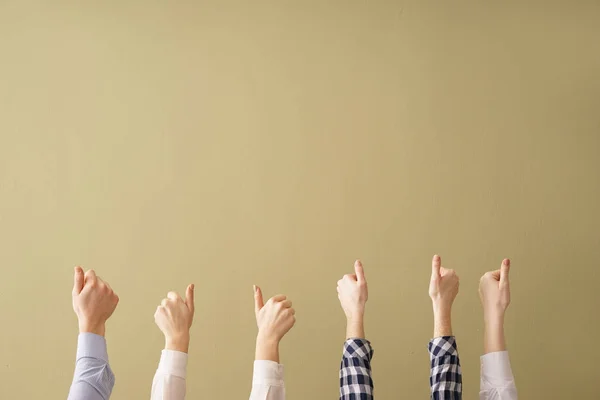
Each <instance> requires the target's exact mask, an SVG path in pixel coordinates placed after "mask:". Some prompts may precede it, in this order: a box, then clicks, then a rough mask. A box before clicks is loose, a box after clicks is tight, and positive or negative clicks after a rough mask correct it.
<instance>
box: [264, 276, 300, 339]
mask: <svg viewBox="0 0 600 400" xmlns="http://www.w3.org/2000/svg"><path fill="white" fill-rule="evenodd" d="M254 312H255V314H256V325H257V326H258V339H259V340H260V341H261V342H270V343H279V342H280V341H281V339H282V338H283V337H284V336H285V334H286V333H288V332H289V330H290V329H292V327H293V326H294V324H295V323H296V317H295V314H296V311H295V310H294V309H293V308H292V302H291V301H290V300H287V297H286V296H284V295H281V294H280V295H277V296H274V297H271V298H270V299H269V300H268V301H267V302H266V303H264V302H263V295H262V290H261V289H260V288H259V287H258V286H254Z"/></svg>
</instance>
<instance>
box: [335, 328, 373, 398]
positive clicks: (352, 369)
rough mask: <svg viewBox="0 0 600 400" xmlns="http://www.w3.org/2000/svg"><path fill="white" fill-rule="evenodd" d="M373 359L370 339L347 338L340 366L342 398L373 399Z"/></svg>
mask: <svg viewBox="0 0 600 400" xmlns="http://www.w3.org/2000/svg"><path fill="white" fill-rule="evenodd" d="M372 359H373V349H372V348H371V343H369V341H368V340H366V339H348V340H346V342H345V343H344V352H343V355H342V363H341V366H340V400H373V379H372V378H371V360H372Z"/></svg>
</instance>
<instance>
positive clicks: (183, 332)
mask: <svg viewBox="0 0 600 400" xmlns="http://www.w3.org/2000/svg"><path fill="white" fill-rule="evenodd" d="M193 320H194V285H189V286H188V287H187V289H186V292H185V300H183V299H182V298H181V297H180V296H179V295H178V294H177V293H175V292H169V293H168V294H167V297H166V298H165V299H163V300H162V302H161V303H160V305H159V306H158V307H157V308H156V312H155V313H154V322H155V323H156V325H157V326H158V328H159V329H160V330H161V332H162V333H163V334H164V335H165V341H166V346H165V348H166V349H167V350H177V351H181V352H184V353H187V352H188V347H189V342H190V328H191V326H192V322H193Z"/></svg>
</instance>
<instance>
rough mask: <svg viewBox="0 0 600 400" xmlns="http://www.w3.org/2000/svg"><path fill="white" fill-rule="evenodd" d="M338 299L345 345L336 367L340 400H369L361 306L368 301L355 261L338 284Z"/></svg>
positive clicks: (369, 357)
mask: <svg viewBox="0 0 600 400" xmlns="http://www.w3.org/2000/svg"><path fill="white" fill-rule="evenodd" d="M337 292H338V298H339V300H340V304H341V306H342V309H343V310H344V314H345V315H346V342H345V343H344V349H343V353H342V362H341V364H340V375H339V376H340V400H355V399H360V400H372V399H373V398H374V397H373V396H374V394H373V392H374V385H373V378H372V375H371V360H372V359H373V349H372V347H371V343H370V342H369V341H368V340H366V339H365V325H364V315H365V305H366V303H367V300H368V298H369V291H368V287H367V280H366V278H365V272H364V268H363V265H362V263H361V262H360V261H359V260H356V262H355V263H354V274H347V275H344V277H343V278H342V279H340V280H339V281H338V286H337Z"/></svg>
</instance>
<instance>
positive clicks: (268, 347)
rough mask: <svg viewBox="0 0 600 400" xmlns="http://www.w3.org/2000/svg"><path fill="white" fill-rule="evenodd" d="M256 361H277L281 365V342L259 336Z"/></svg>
mask: <svg viewBox="0 0 600 400" xmlns="http://www.w3.org/2000/svg"><path fill="white" fill-rule="evenodd" d="M254 359H255V360H257V361H260V360H267V361H275V362H276V363H278V364H279V341H278V340H274V339H270V338H265V337H262V336H261V335H260V334H259V335H258V336H257V337H256V352H255V355H254Z"/></svg>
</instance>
